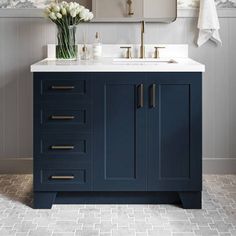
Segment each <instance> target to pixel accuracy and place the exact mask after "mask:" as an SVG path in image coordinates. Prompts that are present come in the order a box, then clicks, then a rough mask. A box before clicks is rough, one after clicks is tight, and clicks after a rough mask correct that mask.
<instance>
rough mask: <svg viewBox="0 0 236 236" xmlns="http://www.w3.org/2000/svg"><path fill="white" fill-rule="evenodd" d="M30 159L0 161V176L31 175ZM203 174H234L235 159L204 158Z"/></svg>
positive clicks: (235, 167)
mask: <svg viewBox="0 0 236 236" xmlns="http://www.w3.org/2000/svg"><path fill="white" fill-rule="evenodd" d="M32 170H33V160H32V159H31V158H9V159H6V158H5V159H0V174H31V173H32ZM203 173H204V174H220V175H221V174H236V158H204V159H203Z"/></svg>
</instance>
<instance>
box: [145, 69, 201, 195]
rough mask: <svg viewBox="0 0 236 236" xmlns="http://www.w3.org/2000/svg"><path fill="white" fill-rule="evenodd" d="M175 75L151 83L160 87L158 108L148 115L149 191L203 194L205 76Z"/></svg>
mask: <svg viewBox="0 0 236 236" xmlns="http://www.w3.org/2000/svg"><path fill="white" fill-rule="evenodd" d="M165 76H166V75H165ZM165 76H164V77H165ZM171 76H173V78H168V77H167V78H166V77H165V78H164V77H163V75H161V74H160V75H159V77H156V80H154V78H153V79H152V80H151V81H149V82H150V84H152V83H158V85H157V89H156V94H155V96H156V101H157V102H156V103H157V105H156V107H155V108H150V109H149V112H148V124H149V125H148V126H149V128H148V130H149V135H148V144H149V146H148V149H149V179H148V187H149V190H166V191H185V190H186V191H187V190H192V191H199V190H201V76H197V75H195V74H188V76H190V78H189V79H187V78H186V77H187V76H186V75H183V74H178V73H176V74H175V75H174V74H173V75H171ZM194 76H195V77H196V78H195V80H194V78H192V77H194ZM153 77H154V75H153ZM162 77H163V78H162Z"/></svg>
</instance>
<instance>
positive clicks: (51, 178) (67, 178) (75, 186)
mask: <svg viewBox="0 0 236 236" xmlns="http://www.w3.org/2000/svg"><path fill="white" fill-rule="evenodd" d="M75 168H76V169H75ZM90 175H91V173H90V167H89V166H88V165H84V164H77V165H75V167H74V168H68V169H65V168H61V169H54V168H49V167H47V168H41V169H39V168H38V171H37V170H36V171H35V173H34V190H35V191H89V190H90V189H91V176H90Z"/></svg>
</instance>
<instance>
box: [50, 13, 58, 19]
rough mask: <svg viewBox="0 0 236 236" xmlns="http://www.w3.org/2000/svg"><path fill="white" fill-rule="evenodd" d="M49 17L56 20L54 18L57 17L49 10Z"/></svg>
mask: <svg viewBox="0 0 236 236" xmlns="http://www.w3.org/2000/svg"><path fill="white" fill-rule="evenodd" d="M49 17H50V18H51V19H52V20H56V19H57V17H56V15H55V13H54V12H50V14H49Z"/></svg>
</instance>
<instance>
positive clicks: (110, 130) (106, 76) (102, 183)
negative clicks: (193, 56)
mask: <svg viewBox="0 0 236 236" xmlns="http://www.w3.org/2000/svg"><path fill="white" fill-rule="evenodd" d="M139 78H140V79H139ZM142 83H143V78H142V74H138V73H95V74H94V78H93V92H94V97H93V98H94V109H93V111H94V114H93V116H94V127H93V128H94V150H93V152H94V153H93V158H94V159H93V182H94V190H96V191H110V190H113V191H136V190H146V149H145V148H146V143H145V140H146V118H145V116H146V110H145V108H144V104H142V103H143V101H144V94H143V93H144V86H142Z"/></svg>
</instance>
